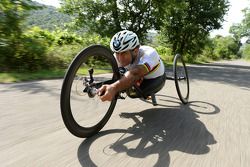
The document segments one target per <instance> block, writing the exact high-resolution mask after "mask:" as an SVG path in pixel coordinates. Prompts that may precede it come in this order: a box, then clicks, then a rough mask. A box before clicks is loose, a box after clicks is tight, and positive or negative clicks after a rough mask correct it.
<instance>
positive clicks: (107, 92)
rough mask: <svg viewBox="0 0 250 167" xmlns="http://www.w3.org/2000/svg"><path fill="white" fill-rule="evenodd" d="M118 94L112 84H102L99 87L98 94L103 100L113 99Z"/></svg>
mask: <svg viewBox="0 0 250 167" xmlns="http://www.w3.org/2000/svg"><path fill="white" fill-rule="evenodd" d="M115 95H116V90H115V88H114V87H113V86H112V85H102V87H100V88H99V89H98V96H99V97H100V99H101V100H102V101H112V100H113V98H114V97H115Z"/></svg>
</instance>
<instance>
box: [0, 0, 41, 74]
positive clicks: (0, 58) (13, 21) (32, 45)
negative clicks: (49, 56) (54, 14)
mask: <svg viewBox="0 0 250 167" xmlns="http://www.w3.org/2000/svg"><path fill="white" fill-rule="evenodd" d="M36 8H37V7H36V6H33V5H32V1H31V0H12V1H9V0H1V1H0V64H1V66H0V70H1V71H2V70H10V69H20V67H21V66H22V67H24V68H30V66H29V65H28V66H27V65H25V64H31V63H32V61H31V60H32V58H33V59H36V60H37V57H38V56H40V55H41V54H42V53H44V49H45V48H44V47H43V46H42V43H41V42H40V41H38V40H37V39H35V38H33V39H31V38H28V37H27V36H25V35H23V26H22V24H23V21H24V18H25V17H26V16H27V11H29V10H31V9H36ZM38 44H40V46H39V45H38ZM33 52H36V53H33ZM26 60H27V61H26ZM32 68H33V67H32Z"/></svg>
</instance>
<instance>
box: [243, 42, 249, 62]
mask: <svg viewBox="0 0 250 167" xmlns="http://www.w3.org/2000/svg"><path fill="white" fill-rule="evenodd" d="M242 57H243V58H244V59H247V60H250V44H245V46H243V49H242Z"/></svg>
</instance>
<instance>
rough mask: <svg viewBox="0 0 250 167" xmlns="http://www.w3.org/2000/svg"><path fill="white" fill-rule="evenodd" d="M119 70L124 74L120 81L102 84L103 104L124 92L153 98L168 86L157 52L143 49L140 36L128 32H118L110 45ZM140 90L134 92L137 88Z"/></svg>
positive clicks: (132, 96) (99, 92)
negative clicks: (122, 70) (123, 70)
mask: <svg viewBox="0 0 250 167" xmlns="http://www.w3.org/2000/svg"><path fill="white" fill-rule="evenodd" d="M110 48H111V50H112V51H113V52H114V56H115V58H116V61H117V64H118V67H120V69H121V68H124V69H125V72H124V74H123V76H122V77H121V79H120V80H118V81H116V82H115V83H113V84H110V85H103V86H102V87H101V88H100V89H99V90H98V95H99V96H100V99H101V100H102V101H111V100H112V99H113V98H114V96H115V95H116V94H117V93H118V92H121V91H124V90H126V93H127V94H128V96H129V97H131V98H137V97H141V96H142V94H141V93H139V92H138V88H139V90H141V91H140V92H142V93H143V95H144V96H143V97H147V96H154V94H155V93H156V92H158V91H159V90H160V89H161V88H162V87H163V86H164V84H165V80H166V79H165V77H166V76H165V67H164V64H163V62H162V60H161V58H160V56H159V55H158V53H157V52H156V50H155V49H154V48H152V47H150V46H141V45H140V43H139V39H138V37H137V35H136V34H135V33H134V32H132V31H128V30H123V31H120V32H118V33H116V34H115V35H114V36H113V38H112V39H111V42H110ZM135 87H136V88H137V89H134V88H135Z"/></svg>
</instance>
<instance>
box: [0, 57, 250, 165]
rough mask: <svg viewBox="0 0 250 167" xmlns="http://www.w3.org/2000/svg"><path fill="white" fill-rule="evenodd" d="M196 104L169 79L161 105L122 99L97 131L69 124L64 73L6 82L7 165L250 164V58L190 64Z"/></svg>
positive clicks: (3, 129) (0, 92)
mask: <svg viewBox="0 0 250 167" xmlns="http://www.w3.org/2000/svg"><path fill="white" fill-rule="evenodd" d="M189 71H190V78H191V95H190V103H189V104H188V105H182V104H181V103H180V101H179V100H178V99H177V94H176V91H175V88H174V83H173V82H172V81H168V82H167V84H166V86H165V87H164V89H163V90H162V91H160V92H159V93H158V96H157V99H158V103H159V104H160V105H159V106H157V107H153V106H152V105H151V104H149V103H144V102H142V101H140V100H132V99H129V98H127V99H126V100H124V101H119V102H118V104H117V105H116V108H115V111H114V114H113V115H112V117H111V119H110V121H109V122H108V124H107V125H106V126H105V127H104V129H103V130H102V131H101V132H100V133H99V134H98V135H96V136H94V137H92V138H90V139H87V140H85V139H81V138H77V137H74V136H72V135H71V134H70V133H69V132H68V131H67V130H66V128H65V127H64V125H63V122H62V118H61V115H60V109H59V95H60V87H61V82H62V80H43V81H34V82H24V83H16V84H0V166H1V167H5V166H14V167H23V166H31V167H34V166H35V167H39V166H41V167H55V166H59V167H62V166H74V167H78V166H80V167H81V166H104V167H106V166H107V167H112V166H114V167H116V166H119V167H123V166H131V167H134V166H143V167H144V166H148V167H151V166H155V167H165V166H176V167H179V166H183V167H189V166H192V167H200V166H203V167H205V166H207V167H211V166H213V167H236V166H237V167H249V166H250V144H249V143H250V142H249V139H250V114H249V113H250V64H249V63H246V62H243V61H229V62H226V61H223V62H217V63H213V64H207V65H197V66H196V65H195V66H192V67H189Z"/></svg>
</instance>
